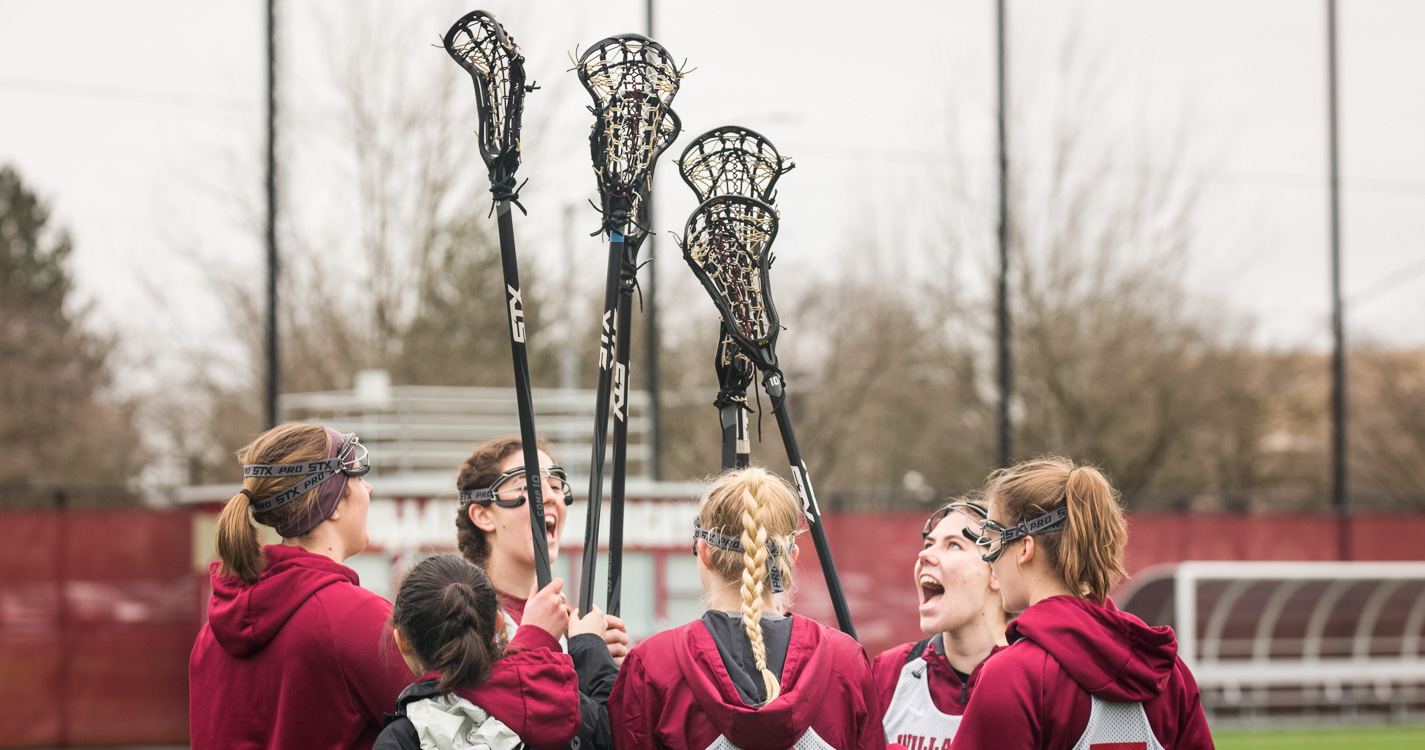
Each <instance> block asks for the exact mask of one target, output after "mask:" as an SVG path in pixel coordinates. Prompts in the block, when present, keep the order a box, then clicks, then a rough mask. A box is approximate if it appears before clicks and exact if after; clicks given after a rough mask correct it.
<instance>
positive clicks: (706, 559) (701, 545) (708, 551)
mask: <svg viewBox="0 0 1425 750" xmlns="http://www.w3.org/2000/svg"><path fill="white" fill-rule="evenodd" d="M694 544H696V545H698V560H699V561H701V562H702V564H703V567H704V568H707V569H708V570H712V547H709V546H708V543H707V542H705V541H703V540H701V539H699V540H698V541H696V542H694Z"/></svg>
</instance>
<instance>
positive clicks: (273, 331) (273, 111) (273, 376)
mask: <svg viewBox="0 0 1425 750" xmlns="http://www.w3.org/2000/svg"><path fill="white" fill-rule="evenodd" d="M275 6H276V0H267V413H266V415H265V416H266V419H267V426H268V427H269V428H270V427H276V426H277V422H278V420H279V419H280V417H279V415H278V414H277V393H278V390H279V388H280V385H281V379H282V378H281V375H282V368H281V363H280V361H279V360H278V358H277V8H276V7H275Z"/></svg>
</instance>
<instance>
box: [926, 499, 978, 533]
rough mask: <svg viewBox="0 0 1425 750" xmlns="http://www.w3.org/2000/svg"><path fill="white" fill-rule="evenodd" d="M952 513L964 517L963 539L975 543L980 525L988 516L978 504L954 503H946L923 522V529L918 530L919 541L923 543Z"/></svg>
mask: <svg viewBox="0 0 1425 750" xmlns="http://www.w3.org/2000/svg"><path fill="white" fill-rule="evenodd" d="M952 513H959V514H960V515H962V516H964V517H965V538H966V539H969V540H970V541H972V542H973V541H975V540H977V539H979V538H980V536H981V533H982V531H981V529H980V525H981V524H983V523H984V521H985V518H986V517H987V516H988V515H989V514H988V513H987V512H985V507H984V506H983V505H980V504H979V503H966V502H955V503H946V504H945V505H942V506H940V509H939V510H937V511H935V512H934V513H932V514H930V518H929V520H927V521H926V522H925V528H924V529H921V530H920V539H921V541H925V540H926V539H927V538H929V537H930V532H932V531H934V530H935V527H936V526H939V525H940V522H941V521H944V520H945V519H946V518H947V517H949V516H950V514H952Z"/></svg>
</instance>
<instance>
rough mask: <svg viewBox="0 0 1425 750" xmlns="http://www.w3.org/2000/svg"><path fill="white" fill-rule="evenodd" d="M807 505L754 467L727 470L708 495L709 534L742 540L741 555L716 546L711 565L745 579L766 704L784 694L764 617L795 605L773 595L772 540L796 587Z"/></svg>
mask: <svg viewBox="0 0 1425 750" xmlns="http://www.w3.org/2000/svg"><path fill="white" fill-rule="evenodd" d="M801 518H802V507H801V501H800V500H798V499H797V496H796V493H795V491H794V490H792V488H791V486H790V485H788V484H787V483H786V482H785V481H783V480H782V479H781V478H779V477H778V476H776V475H775V474H771V473H769V472H768V471H767V470H765V469H762V468H758V467H752V468H747V469H740V470H738V471H732V472H727V473H725V474H722V475H721V476H719V477H718V478H717V480H716V481H714V482H713V483H712V485H711V486H709V487H708V489H707V492H706V493H705V494H704V495H703V500H702V504H701V507H700V508H699V511H698V523H699V525H700V526H701V527H702V528H704V529H708V530H709V531H715V532H717V533H718V534H721V535H724V536H728V537H732V538H735V539H738V542H739V544H740V545H741V547H742V550H741V551H734V550H730V549H723V548H719V547H714V548H712V550H711V555H710V565H709V567H710V568H711V570H712V571H713V572H715V573H716V574H717V575H718V576H720V577H722V579H723V580H725V581H728V582H729V583H735V582H738V581H741V583H742V587H741V593H742V606H741V610H742V628H743V630H744V632H745V633H746V634H747V642H748V643H749V644H750V645H751V646H752V656H753V659H754V660H755V661H756V665H757V670H758V671H759V672H761V673H762V683H763V686H764V687H765V688H766V690H767V700H766V702H765V703H763V705H766V703H771V702H772V701H774V700H776V699H777V696H778V695H780V694H781V692H782V686H781V683H780V682H779V681H778V679H777V675H775V674H773V673H772V670H771V669H768V667H767V644H766V641H765V640H764V639H763V636H762V613H763V611H764V610H765V609H766V608H767V605H768V603H769V602H770V603H771V605H772V608H773V609H775V610H777V611H782V610H784V609H785V607H786V605H787V604H788V602H789V597H788V595H786V594H783V595H780V596H776V597H773V596H772V590H771V586H770V585H769V581H768V565H769V560H768V557H769V555H772V554H773V553H772V552H771V550H769V549H768V547H767V545H768V543H769V542H775V543H776V548H777V553H776V555H777V559H776V560H775V561H771V562H775V564H776V565H777V567H778V569H779V570H780V572H781V577H782V583H783V585H784V586H785V587H786V588H787V590H790V589H791V585H792V582H791V577H792V559H791V549H792V545H793V543H794V542H795V541H796V536H797V527H798V525H799V524H800V523H801Z"/></svg>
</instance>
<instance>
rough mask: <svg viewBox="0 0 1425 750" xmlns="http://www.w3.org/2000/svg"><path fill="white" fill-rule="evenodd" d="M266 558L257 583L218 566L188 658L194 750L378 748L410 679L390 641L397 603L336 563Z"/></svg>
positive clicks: (284, 554) (286, 551)
mask: <svg viewBox="0 0 1425 750" xmlns="http://www.w3.org/2000/svg"><path fill="white" fill-rule="evenodd" d="M263 552H264V553H265V554H266V556H267V569H266V570H264V571H263V572H262V574H261V575H260V576H258V579H257V582H256V583H252V584H248V583H246V582H244V581H242V580H240V579H238V578H231V577H227V576H223V575H219V574H218V563H213V564H212V568H211V574H212V580H213V597H212V599H210V600H209V602H208V623H207V624H206V625H204V626H203V629H202V630H201V631H200V632H199V633H198V641H197V643H195V644H194V645H193V654H192V656H191V657H190V658H189V661H188V688H189V693H188V696H189V697H188V722H189V728H190V731H191V735H192V743H193V749H194V750H205V749H206V748H224V749H228V748H296V747H300V748H318V749H320V748H332V749H333V750H336V749H337V748H342V749H343V750H345V749H346V748H370V747H371V745H372V743H374V742H375V741H376V735H378V734H379V733H380V732H381V719H382V713H383V712H385V711H390V710H391V708H392V707H393V706H395V705H396V697H397V696H399V695H400V694H401V689H402V688H404V687H405V686H406V685H407V684H408V683H410V682H411V672H410V670H409V669H408V668H407V667H406V664H405V662H404V661H403V660H402V659H401V655H400V653H399V651H397V649H396V646H395V643H394V642H392V641H390V640H389V639H384V642H383V634H384V632H385V628H386V621H387V618H388V617H389V616H390V613H391V604H390V603H389V602H387V601H386V600H385V599H382V598H381V597H380V596H378V595H376V594H374V593H372V592H370V591H367V590H366V589H363V588H361V587H360V586H359V585H358V583H359V579H358V578H357V575H356V571H353V570H352V569H351V568H348V567H346V566H345V565H341V564H340V563H337V562H333V561H332V560H331V559H330V558H326V557H322V556H321V555H315V554H312V553H310V552H307V551H305V550H302V549H300V548H297V547H288V546H282V545H273V546H268V547H263Z"/></svg>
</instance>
